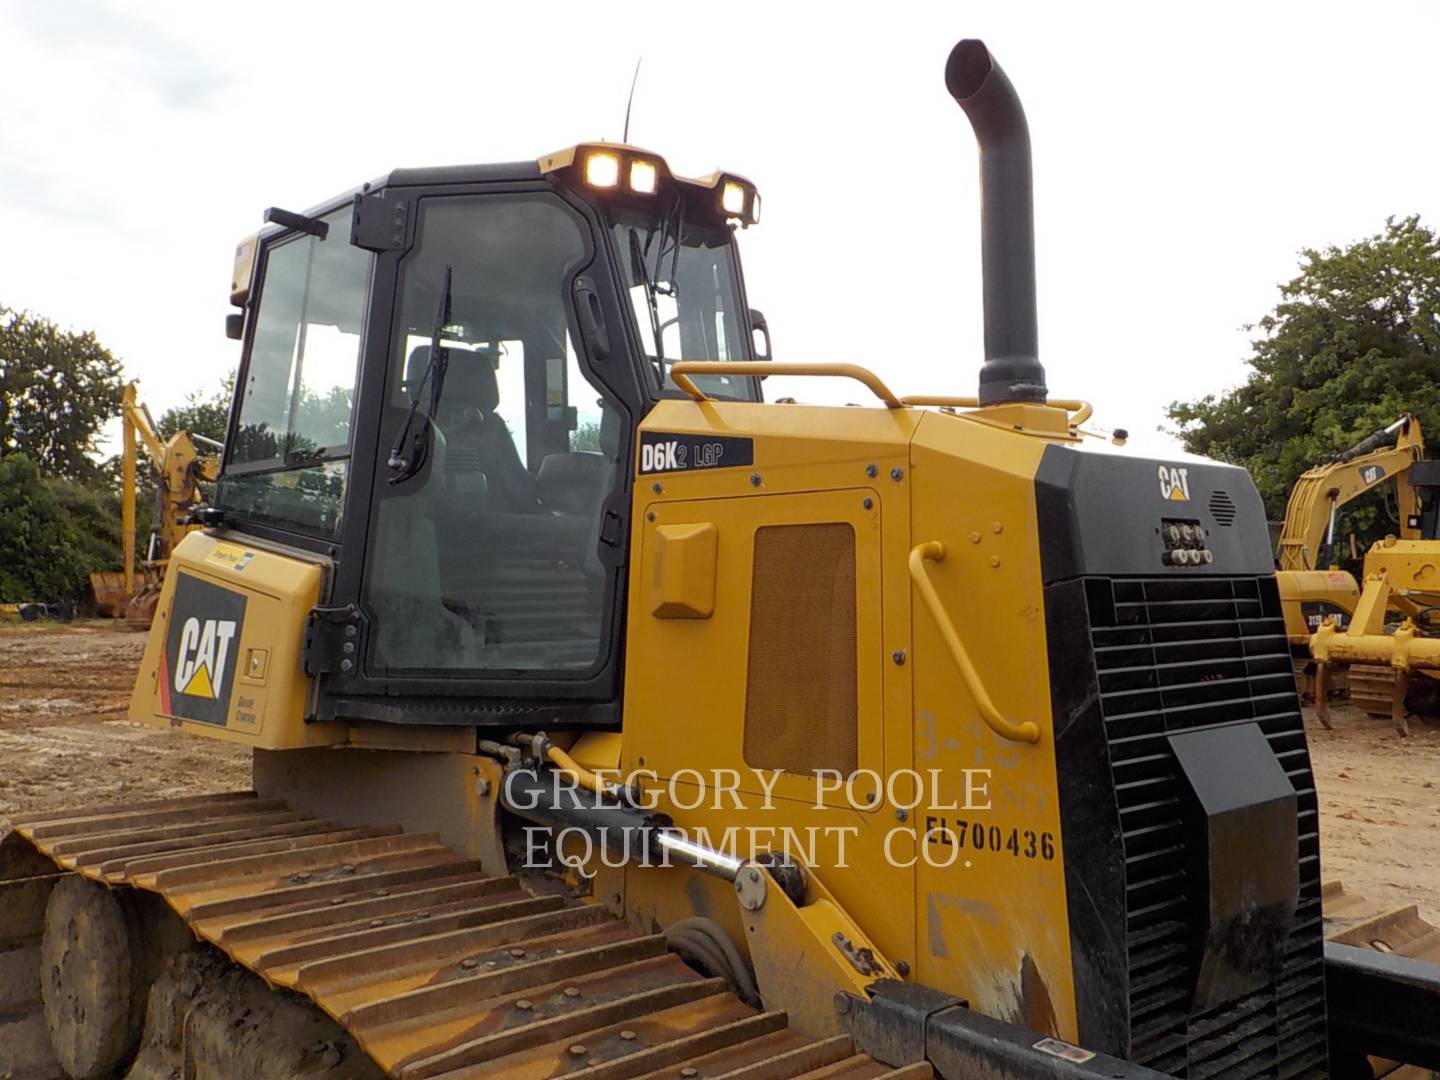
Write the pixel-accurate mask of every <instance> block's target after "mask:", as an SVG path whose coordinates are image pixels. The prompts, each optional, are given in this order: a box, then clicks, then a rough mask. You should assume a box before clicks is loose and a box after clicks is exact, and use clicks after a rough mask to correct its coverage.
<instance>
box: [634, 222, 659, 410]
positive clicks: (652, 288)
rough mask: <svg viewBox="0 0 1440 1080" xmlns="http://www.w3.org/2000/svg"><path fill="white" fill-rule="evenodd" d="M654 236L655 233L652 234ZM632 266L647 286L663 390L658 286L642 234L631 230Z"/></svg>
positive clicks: (656, 364) (651, 331)
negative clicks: (653, 276)
mask: <svg viewBox="0 0 1440 1080" xmlns="http://www.w3.org/2000/svg"><path fill="white" fill-rule="evenodd" d="M651 236H652V238H653V236H654V234H653V233H652V234H651ZM630 266H631V271H632V272H633V273H638V274H639V275H640V284H641V285H643V286H644V287H645V306H646V308H647V309H648V310H649V312H650V337H651V340H653V341H654V342H655V378H656V381H657V383H658V385H659V388H660V389H661V390H663V389H665V345H664V342H662V341H661V339H660V305H659V303H658V302H657V301H656V299H655V293H656V289H657V286H656V284H655V282H654V281H652V280H651V279H650V268H649V267H648V266H646V265H645V252H644V251H643V250H642V249H641V247H640V235H639V234H638V233H637V232H636V231H635V230H634V229H633V228H632V229H631V230H630Z"/></svg>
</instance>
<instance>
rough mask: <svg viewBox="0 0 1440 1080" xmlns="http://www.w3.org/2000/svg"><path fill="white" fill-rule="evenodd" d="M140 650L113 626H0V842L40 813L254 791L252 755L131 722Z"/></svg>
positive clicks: (132, 636) (137, 640)
mask: <svg viewBox="0 0 1440 1080" xmlns="http://www.w3.org/2000/svg"><path fill="white" fill-rule="evenodd" d="M144 649H145V635H144V634H143V633H139V632H136V631H133V630H127V629H124V628H123V627H117V626H116V624H114V623H111V622H88V623H87V622H79V623H74V624H72V625H70V626H62V625H57V624H53V623H51V624H39V623H26V624H20V625H14V624H11V625H8V626H7V625H3V624H0V836H3V835H4V834H5V833H6V832H8V831H9V826H10V815H11V814H16V813H21V812H23V811H26V810H30V809H33V808H36V807H43V806H58V805H68V804H73V803H91V802H94V803H96V804H101V803H105V802H135V801H139V800H143V799H159V798H166V797H169V796H171V795H195V794H200V793H204V792H211V791H242V790H245V789H247V788H249V786H250V753H249V751H248V750H245V749H242V748H240V747H236V746H231V745H229V744H228V743H222V742H218V741H216V740H214V739H201V738H192V737H187V736H178V735H175V734H172V733H170V732H169V731H165V730H162V729H160V728H152V727H148V726H145V725H141V724H132V723H130V721H129V720H127V719H126V718H125V712H126V709H127V707H128V706H129V702H130V690H131V687H132V686H134V684H135V672H136V670H137V669H138V668H139V666H140V654H141V653H142V652H143V651H144Z"/></svg>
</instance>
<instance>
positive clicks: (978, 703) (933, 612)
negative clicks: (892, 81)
mask: <svg viewBox="0 0 1440 1080" xmlns="http://www.w3.org/2000/svg"><path fill="white" fill-rule="evenodd" d="M944 558H945V545H944V544H942V543H940V541H938V540H927V541H926V542H924V543H923V544H917V545H915V547H914V548H913V549H912V550H911V552H910V580H911V581H912V582H914V584H915V591H916V592H918V593H919V594H920V599H922V600H923V601H925V607H926V608H927V609H929V611H930V617H931V618H932V619H934V620H935V627H936V629H938V630H939V631H940V637H941V638H942V639H943V640H944V642H945V647H946V648H948V649H949V650H950V658H951V659H952V660H954V661H955V666H956V667H957V668H959V669H960V678H961V679H962V680H963V681H964V683H965V689H966V690H968V691H969V692H970V697H971V698H972V699H973V700H974V702H975V707H976V708H977V709H979V710H980V717H981V719H983V720H984V721H985V723H986V725H987V726H988V727H989V728H990V730H991V731H993V732H995V734H996V735H999V736H1000V737H1001V738H1002V739H1009V740H1010V741H1011V742H1026V743H1036V742H1039V741H1040V728H1039V725H1037V724H1036V723H1035V722H1034V721H1033V720H1025V721H1023V722H1021V723H1019V724H1015V723H1012V722H1011V721H1009V720H1007V719H1005V717H1003V716H1001V715H1000V710H999V709H997V708H995V703H994V702H993V701H991V700H990V695H989V694H988V693H987V692H986V690H985V686H984V684H983V683H982V682H981V681H980V673H979V672H977V671H976V670H975V665H974V663H973V662H972V661H971V660H970V654H969V653H968V652H966V651H965V643H964V642H963V641H961V640H960V635H959V634H957V633H956V632H955V624H954V623H952V622H951V621H950V616H949V615H948V614H946V612H945V607H944V605H942V604H941V603H940V594H939V593H937V592H936V591H935V584H934V582H932V581H931V580H930V575H929V573H928V572H927V571H926V569H925V562H926V560H929V561H931V562H940V561H941V560H942V559H944Z"/></svg>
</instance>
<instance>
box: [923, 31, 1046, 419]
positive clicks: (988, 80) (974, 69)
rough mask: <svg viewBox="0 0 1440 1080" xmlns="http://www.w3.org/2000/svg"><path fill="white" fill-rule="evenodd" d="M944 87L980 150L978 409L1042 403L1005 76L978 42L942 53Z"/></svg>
mask: <svg viewBox="0 0 1440 1080" xmlns="http://www.w3.org/2000/svg"><path fill="white" fill-rule="evenodd" d="M945 87H946V89H947V90H949V91H950V96H951V97H953V98H954V99H955V100H956V102H958V103H959V105H960V107H961V108H962V109H964V110H965V115H966V116H968V117H969V118H970V126H971V127H972V128H974V129H975V141H976V142H977V143H978V144H979V147H980V259H981V267H982V271H983V274H984V281H985V363H984V366H982V367H981V368H980V394H979V399H980V404H981V405H998V404H1001V403H1003V402H1007V401H1042V402H1043V401H1044V400H1045V396H1046V393H1047V391H1046V388H1045V369H1044V367H1042V366H1041V364H1040V346H1039V332H1038V329H1037V327H1036V323H1035V211H1034V205H1033V201H1034V200H1033V197H1032V194H1031V183H1030V129H1029V127H1028V125H1026V123H1025V110H1024V109H1023V108H1022V107H1021V105H1020V98H1019V96H1018V95H1017V94H1016V93H1015V88H1014V87H1013V86H1011V85H1010V80H1009V79H1008V78H1006V76H1005V72H1003V71H1002V70H1000V65H999V64H997V63H996V62H995V60H994V58H993V57H992V56H991V55H990V50H989V49H987V48H986V47H985V43H984V42H982V41H976V40H973V39H967V40H965V41H962V42H960V43H959V44H958V45H956V46H955V48H953V49H952V50H950V59H949V60H947V61H946V62H945Z"/></svg>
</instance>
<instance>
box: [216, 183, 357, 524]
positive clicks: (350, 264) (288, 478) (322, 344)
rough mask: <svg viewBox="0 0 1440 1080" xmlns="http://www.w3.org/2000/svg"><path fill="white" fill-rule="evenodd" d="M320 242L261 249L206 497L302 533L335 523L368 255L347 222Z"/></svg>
mask: <svg viewBox="0 0 1440 1080" xmlns="http://www.w3.org/2000/svg"><path fill="white" fill-rule="evenodd" d="M323 220H324V221H325V222H326V224H327V225H328V226H329V229H328V232H327V234H326V236H325V238H324V239H321V238H319V237H316V236H311V235H294V236H289V237H283V238H281V239H279V240H277V241H274V242H272V243H271V244H269V245H268V247H267V249H266V252H265V262H264V271H263V275H262V278H261V281H260V291H259V300H258V306H257V308H256V312H255V315H254V328H253V332H252V335H251V339H250V348H249V353H248V355H247V358H246V361H245V364H244V367H243V372H242V376H241V378H242V384H241V386H240V393H239V410H238V415H237V417H236V421H235V429H234V431H233V433H232V436H231V439H230V443H229V446H228V448H227V453H226V464H225V470H224V473H223V475H222V476H221V479H220V483H219V486H218V488H217V492H216V505H217V506H221V507H224V508H225V509H227V510H229V511H230V512H231V513H233V514H239V515H243V516H248V517H254V518H258V519H261V520H269V521H272V522H274V523H275V524H278V525H281V526H282V527H294V528H298V529H300V530H302V531H306V532H321V533H326V534H333V533H335V532H336V531H337V530H338V528H339V525H340V508H341V505H342V502H343V497H344V491H345V481H346V477H347V473H348V468H349V457H350V421H351V413H352V410H353V405H354V396H355V381H356V373H357V370H358V364H359V356H360V337H361V328H362V323H363V319H364V315H365V305H366V293H367V289H368V286H369V278H370V263H371V258H372V257H371V256H370V255H369V254H368V253H367V252H365V251H363V250H361V249H359V248H356V247H352V246H351V244H350V214H349V211H348V210H343V211H337V212H336V213H333V214H331V215H329V216H328V217H326V218H324V219H323Z"/></svg>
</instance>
